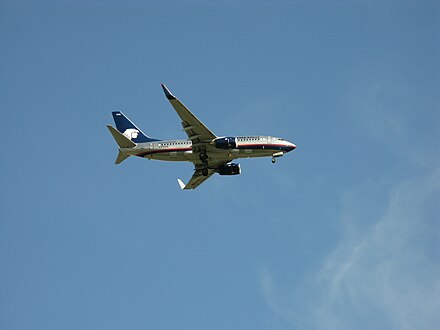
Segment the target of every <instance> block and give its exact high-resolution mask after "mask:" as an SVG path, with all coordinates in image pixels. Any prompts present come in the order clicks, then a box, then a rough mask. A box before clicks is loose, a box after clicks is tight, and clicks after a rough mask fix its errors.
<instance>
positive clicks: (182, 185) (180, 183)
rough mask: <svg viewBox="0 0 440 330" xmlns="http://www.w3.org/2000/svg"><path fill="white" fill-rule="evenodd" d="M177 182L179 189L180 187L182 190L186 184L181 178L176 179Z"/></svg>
mask: <svg viewBox="0 0 440 330" xmlns="http://www.w3.org/2000/svg"><path fill="white" fill-rule="evenodd" d="M177 182H178V183H179V186H180V189H182V190H183V189H185V187H186V184H184V183H183V181H182V180H180V179H177Z"/></svg>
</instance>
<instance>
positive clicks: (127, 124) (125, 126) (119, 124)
mask: <svg viewBox="0 0 440 330" xmlns="http://www.w3.org/2000/svg"><path fill="white" fill-rule="evenodd" d="M112 115H113V119H114V121H115V124H116V128H117V129H118V131H119V132H121V133H122V134H124V135H125V136H126V137H127V138H128V139H130V140H131V141H133V142H135V143H144V142H151V141H157V140H156V139H152V138H150V137H149V136H147V135H145V134H144V132H142V131H141V130H140V129H139V128H138V127H137V126H136V125H135V124H134V123H133V122H132V121H131V120H130V119H128V118H127V117H126V116H125V115H124V114H123V113H122V112H120V111H113V112H112Z"/></svg>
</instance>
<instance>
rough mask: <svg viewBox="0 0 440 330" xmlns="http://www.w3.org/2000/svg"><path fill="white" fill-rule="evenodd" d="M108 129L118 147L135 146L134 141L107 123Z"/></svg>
mask: <svg viewBox="0 0 440 330" xmlns="http://www.w3.org/2000/svg"><path fill="white" fill-rule="evenodd" d="M107 128H108V130H109V131H110V133H111V134H112V135H113V138H114V139H115V141H116V143H117V144H118V146H119V147H120V148H133V147H136V143H134V142H133V141H131V140H130V139H129V138H127V137H126V136H125V135H124V134H122V133H121V132H119V131H118V130H117V129H116V128H113V127H112V126H110V125H107Z"/></svg>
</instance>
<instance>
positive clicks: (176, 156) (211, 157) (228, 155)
mask: <svg viewBox="0 0 440 330" xmlns="http://www.w3.org/2000/svg"><path fill="white" fill-rule="evenodd" d="M275 152H276V151H274V150H272V149H232V150H213V151H210V152H207V153H206V154H207V159H206V161H207V162H208V164H209V163H210V162H216V161H219V160H225V159H229V161H232V160H233V159H238V158H251V157H270V156H272V155H273V154H274V153H275ZM138 156H139V157H144V158H148V159H154V160H162V161H175V162H184V161H189V162H192V163H199V162H200V163H201V162H202V161H201V159H200V155H199V154H197V153H193V151H192V150H185V151H160V152H155V151H147V153H140V154H139V155H138Z"/></svg>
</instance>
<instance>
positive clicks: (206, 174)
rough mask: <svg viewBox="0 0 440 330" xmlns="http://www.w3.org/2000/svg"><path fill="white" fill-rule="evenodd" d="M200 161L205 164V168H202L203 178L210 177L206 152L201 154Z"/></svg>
mask: <svg viewBox="0 0 440 330" xmlns="http://www.w3.org/2000/svg"><path fill="white" fill-rule="evenodd" d="M199 157H200V160H201V161H202V163H203V168H202V175H203V176H208V155H207V154H206V152H201V153H200V154H199Z"/></svg>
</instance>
